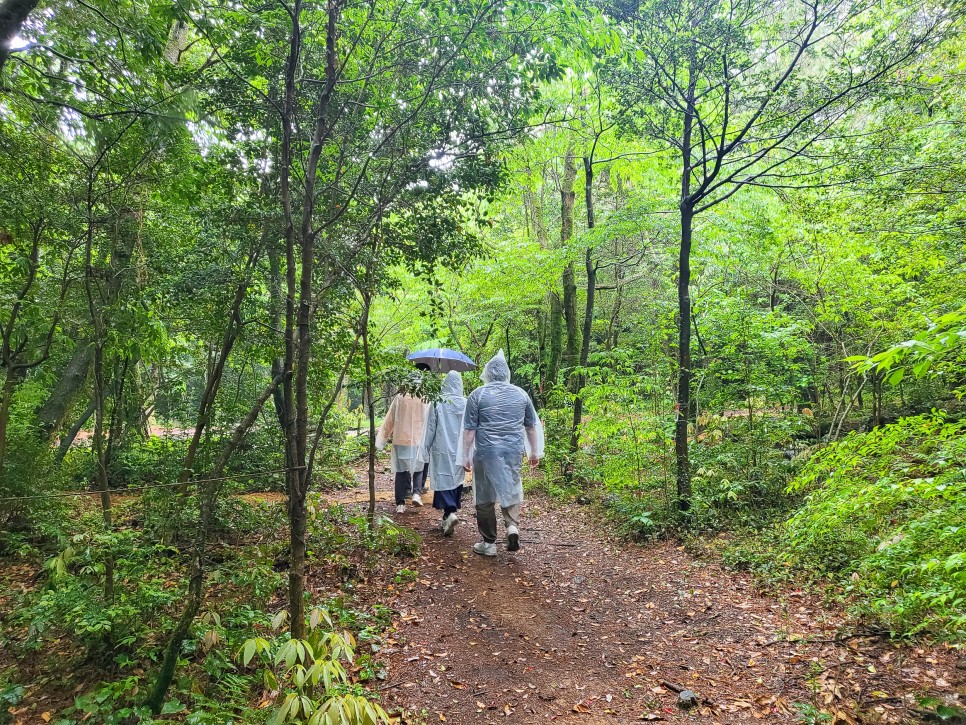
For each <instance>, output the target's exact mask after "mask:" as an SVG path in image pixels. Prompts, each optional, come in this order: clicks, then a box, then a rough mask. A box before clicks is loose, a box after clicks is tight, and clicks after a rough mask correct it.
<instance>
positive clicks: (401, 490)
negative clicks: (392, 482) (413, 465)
mask: <svg viewBox="0 0 966 725" xmlns="http://www.w3.org/2000/svg"><path fill="white" fill-rule="evenodd" d="M427 467H428V466H427ZM425 480H426V469H425V468H424V469H423V470H422V471H416V472H415V473H410V472H409V471H397V472H396V505H397V506H398V505H399V504H401V503H403V504H404V503H406V499H407V498H409V497H410V496H411V495H412V494H414V493H419V492H420V491H421V490H422V488H423V482H424V481H425Z"/></svg>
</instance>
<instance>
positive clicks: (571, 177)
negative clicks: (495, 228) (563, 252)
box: [560, 144, 580, 367]
mask: <svg viewBox="0 0 966 725" xmlns="http://www.w3.org/2000/svg"><path fill="white" fill-rule="evenodd" d="M576 179H577V164H576V162H575V161H574V154H573V145H572V144H570V145H568V146H567V152H566V155H565V156H564V170H563V180H562V182H561V186H560V242H561V244H562V245H563V246H566V245H567V242H569V241H570V239H571V238H572V237H573V234H574V202H575V200H576V198H577V193H576V192H575V191H574V182H575V181H576ZM562 282H563V316H564V320H565V322H566V325H567V344H566V347H565V348H564V353H563V364H564V366H565V367H570V366H572V365H575V364H576V363H577V357H578V349H579V345H580V341H579V338H578V334H579V333H578V332H577V282H576V280H575V278H574V265H573V263H571V262H567V266H566V267H565V268H564V271H563V278H562Z"/></svg>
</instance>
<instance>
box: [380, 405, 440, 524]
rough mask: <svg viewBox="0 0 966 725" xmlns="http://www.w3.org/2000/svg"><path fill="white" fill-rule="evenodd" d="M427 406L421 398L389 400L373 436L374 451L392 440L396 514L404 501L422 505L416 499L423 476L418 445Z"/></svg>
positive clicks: (424, 461)
mask: <svg viewBox="0 0 966 725" xmlns="http://www.w3.org/2000/svg"><path fill="white" fill-rule="evenodd" d="M428 410H429V404H428V403H425V402H423V401H422V400H421V399H420V398H414V397H412V396H411V395H404V394H402V393H400V394H399V395H397V396H396V397H395V398H393V399H392V403H390V404H389V410H388V411H387V412H386V418H385V420H383V422H382V425H381V426H379V431H378V432H377V433H376V448H378V449H380V450H382V449H383V448H384V447H385V445H386V443H388V442H389V441H390V440H391V441H392V456H391V459H390V460H391V464H392V472H393V474H394V475H395V489H396V513H404V512H405V511H406V498H407V497H408V496H410V495H412V502H413V506H422V505H423V501H422V499H421V498H420V496H419V492H420V490H422V487H423V482H424V478H425V476H426V458H425V454H424V453H423V451H422V446H421V445H420V444H421V443H422V441H423V428H424V426H425V424H426V413H427V411H428Z"/></svg>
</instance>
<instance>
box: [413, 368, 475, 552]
mask: <svg viewBox="0 0 966 725" xmlns="http://www.w3.org/2000/svg"><path fill="white" fill-rule="evenodd" d="M465 408H466V398H464V397H463V379H462V378H461V377H460V374H459V373H458V372H455V371H454V372H449V373H447V374H446V377H445V378H444V379H443V387H442V400H441V401H440V402H438V403H433V404H432V405H431V406H430V407H429V414H428V415H427V417H426V427H425V430H424V432H423V445H422V449H423V456H424V457H426V458H428V459H429V487H430V488H431V489H432V491H433V508H434V509H439V510H440V511H442V512H443V536H449V535H450V534H452V533H453V529H454V527H455V526H456V522H457V517H456V511H457V510H458V509H459V508H460V504H461V502H462V498H463V480H464V478H465V475H464V473H463V466H462V463H461V462H460V460H459V459H458V458H457V452H458V450H459V441H460V434H461V433H462V422H463V411H464V410H465Z"/></svg>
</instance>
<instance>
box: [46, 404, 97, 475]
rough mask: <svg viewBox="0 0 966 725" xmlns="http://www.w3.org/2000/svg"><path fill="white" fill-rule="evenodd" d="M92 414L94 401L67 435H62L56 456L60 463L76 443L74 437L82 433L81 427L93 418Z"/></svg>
mask: <svg viewBox="0 0 966 725" xmlns="http://www.w3.org/2000/svg"><path fill="white" fill-rule="evenodd" d="M92 415H94V403H93V401H92V402H91V404H90V405H88V406H87V408H86V409H85V410H84V412H83V413H81V415H80V418H78V419H77V422H76V423H74V425H73V426H71V429H70V431H68V433H67V435H65V436H63V437H61V439H60V443H59V444H58V446H57V454H56V456H55V459H56V461H57V464H58V465H60V464H61V463H62V462H63V460H64V457H65V456H66V455H67V451H69V450H70V447H71V446H72V445H73V443H74V439H76V438H77V434H78V433H80V431H81V428H83V427H84V426H85V425H86V424H87V421H89V420H90V419H91V416H92Z"/></svg>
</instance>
